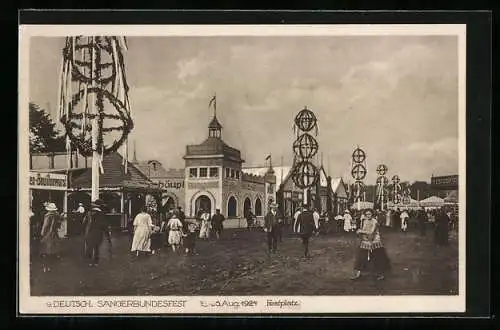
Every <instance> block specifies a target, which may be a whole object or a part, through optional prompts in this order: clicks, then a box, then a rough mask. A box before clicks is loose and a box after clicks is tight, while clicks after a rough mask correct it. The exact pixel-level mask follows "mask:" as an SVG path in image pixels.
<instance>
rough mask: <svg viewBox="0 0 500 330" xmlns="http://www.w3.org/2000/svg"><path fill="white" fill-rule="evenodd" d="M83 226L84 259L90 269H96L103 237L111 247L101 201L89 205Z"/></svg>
mask: <svg viewBox="0 0 500 330" xmlns="http://www.w3.org/2000/svg"><path fill="white" fill-rule="evenodd" d="M83 224H84V225H85V258H86V259H87V261H88V263H89V266H90V267H97V265H98V263H99V247H100V246H101V243H102V240H103V238H104V237H106V239H107V241H108V243H109V245H110V247H111V233H110V232H109V228H108V225H107V223H106V218H105V215H104V202H103V201H102V200H100V199H97V200H96V201H94V202H93V203H91V205H90V211H89V212H87V214H86V215H85V217H84V220H83ZM110 249H111V248H110Z"/></svg>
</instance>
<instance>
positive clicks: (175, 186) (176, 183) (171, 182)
mask: <svg viewBox="0 0 500 330" xmlns="http://www.w3.org/2000/svg"><path fill="white" fill-rule="evenodd" d="M153 182H155V183H157V184H158V185H159V186H160V189H161V190H179V189H184V179H153Z"/></svg>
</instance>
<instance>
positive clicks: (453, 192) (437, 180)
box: [431, 175, 458, 203]
mask: <svg viewBox="0 0 500 330" xmlns="http://www.w3.org/2000/svg"><path fill="white" fill-rule="evenodd" d="M431 187H432V189H433V190H435V191H437V192H438V197H441V198H443V199H444V201H445V202H446V203H458V175H446V176H432V177H431Z"/></svg>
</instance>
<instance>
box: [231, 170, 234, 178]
mask: <svg viewBox="0 0 500 330" xmlns="http://www.w3.org/2000/svg"><path fill="white" fill-rule="evenodd" d="M231 178H232V179H234V170H231Z"/></svg>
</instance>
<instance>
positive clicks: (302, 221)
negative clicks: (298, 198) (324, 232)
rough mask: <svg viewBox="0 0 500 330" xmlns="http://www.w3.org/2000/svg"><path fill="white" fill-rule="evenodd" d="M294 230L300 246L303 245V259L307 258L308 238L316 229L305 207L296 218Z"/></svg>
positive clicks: (312, 218) (310, 213) (312, 217)
mask: <svg viewBox="0 0 500 330" xmlns="http://www.w3.org/2000/svg"><path fill="white" fill-rule="evenodd" d="M294 230H295V232H296V233H298V234H299V235H300V237H301V238H302V244H303V245H304V257H306V258H308V257H309V238H311V236H312V235H313V233H314V232H315V231H317V230H318V228H317V227H316V224H315V222H314V216H313V212H311V211H310V210H309V209H308V208H307V205H303V210H302V212H301V213H300V215H299V217H298V218H297V222H296V224H295V228H294Z"/></svg>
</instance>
